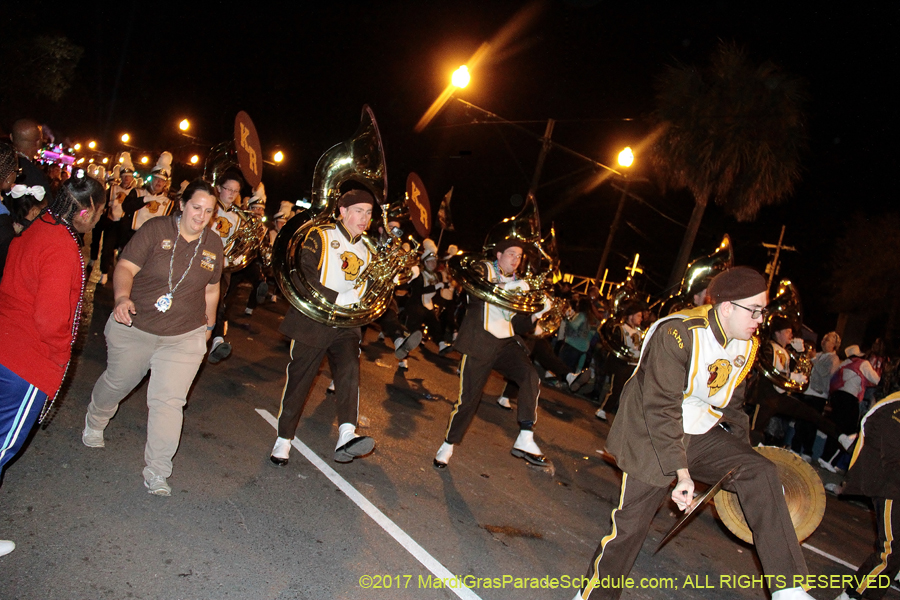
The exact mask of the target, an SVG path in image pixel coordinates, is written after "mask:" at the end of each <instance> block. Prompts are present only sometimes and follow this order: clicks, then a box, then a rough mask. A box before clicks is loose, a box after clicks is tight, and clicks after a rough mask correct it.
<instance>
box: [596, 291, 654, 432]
mask: <svg viewBox="0 0 900 600" xmlns="http://www.w3.org/2000/svg"><path fill="white" fill-rule="evenodd" d="M644 308H645V306H644V303H643V302H639V301H633V302H631V303H629V304H628V305H626V306H625V307H623V309H622V314H623V315H625V320H624V321H623V322H621V323H618V324H617V325H616V327H615V334H616V335H618V336H620V337H621V341H622V343H623V344H624V345H625V347H627V348H628V359H627V360H622V359H621V358H619V357H618V356H615V355H614V354H612V353H610V354H609V356H608V357H607V358H606V361H605V362H604V363H603V369H602V373H603V375H609V377H610V382H609V392H608V393H607V395H606V398H605V399H604V400H603V403H602V404H601V405H600V408H598V409H597V412H596V413H594V416H596V417H597V418H598V419H600V420H601V421H606V419H607V416H608V415H607V413H609V414H616V412H617V411H618V410H619V397H620V396H621V395H622V389H623V388H624V387H625V382H626V381H628V378H629V377H631V374H632V373H634V369H635V367H636V366H637V364H638V361H639V360H640V358H641V331H640V327H641V323H642V322H643V319H644Z"/></svg>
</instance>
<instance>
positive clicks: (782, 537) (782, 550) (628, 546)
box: [581, 427, 807, 600]
mask: <svg viewBox="0 0 900 600" xmlns="http://www.w3.org/2000/svg"><path fill="white" fill-rule="evenodd" d="M685 437H686V442H687V460H688V470H689V471H690V474H691V478H692V479H693V480H694V481H701V482H703V483H708V484H714V483H716V482H717V481H719V479H721V478H722V477H723V476H724V475H725V474H726V473H728V471H730V470H731V469H732V468H734V467H738V468H737V470H736V471H735V474H734V475H733V477H732V479H731V482H730V483H728V484H726V485H725V486H724V487H725V489H727V490H729V491H732V492H736V493H737V495H738V499H739V500H740V503H741V508H742V509H743V511H744V517H745V518H746V519H747V524H748V525H749V526H750V529H751V531H752V532H753V537H754V542H755V547H756V551H757V553H758V554H759V561H760V563H761V564H762V568H763V573H764V574H765V575H771V576H773V577H772V578H771V581H772V585H771V586H770V589H771V590H772V591H777V590H778V589H781V588H791V587H796V585H794V584H793V580H794V576H795V575H802V576H806V575H807V568H806V561H805V559H804V558H803V553H802V551H801V550H800V544H799V543H798V542H797V534H796V532H795V531H794V527H793V525H792V524H791V515H790V513H789V512H788V508H787V504H786V503H785V501H784V493H783V492H782V486H781V480H780V479H779V478H778V471H777V469H776V468H775V465H774V464H772V462H770V461H769V460H767V459H766V458H764V457H763V456H762V455H760V454H759V453H758V452H756V451H754V450H753V448H751V447H750V445H749V444H748V443H747V441H746V439H744V438H742V437H739V436H736V435H732V434H730V433H728V432H726V431H725V430H724V429H722V428H721V427H713V428H712V429H711V430H710V431H708V432H707V433H705V434H702V435H695V436H685ZM648 451H650V449H648ZM669 493H670V492H669V488H668V487H657V486H654V485H649V484H647V483H644V482H642V481H639V480H637V479H635V478H634V477H630V476H629V475H628V474H624V475H623V476H622V490H621V493H620V495H619V505H618V506H617V507H616V508H615V509H613V512H612V530H611V531H610V533H609V534H608V535H607V536H606V537H604V538H603V539H602V540H601V542H600V546H599V547H598V548H597V551H596V552H595V553H594V557H593V559H592V560H591V565H590V567H589V568H588V573H587V577H588V579H589V580H590V582H589V583H588V584H587V586H586V587H585V588H584V589H583V590H582V593H581V597H582V598H583V599H584V600H587V599H588V598H591V600H595V599H597V598H618V597H619V596H620V595H621V594H622V590H621V588H620V587H618V588H616V587H611V586H607V587H604V578H605V577H607V576H609V578H607V580H606V581H607V582H612V581H615V580H618V581H621V578H622V576H627V575H628V573H629V572H630V571H631V567H632V565H633V564H634V561H635V559H636V558H637V556H638V553H639V552H640V550H641V546H642V545H643V543H644V538H645V537H646V536H647V531H648V530H649V528H650V522H651V521H652V520H653V515H654V514H655V513H656V510H657V509H658V508H659V503H660V502H661V501H662V500H663V498H666V497H668V495H669ZM748 574H749V573H748ZM753 575H755V574H753Z"/></svg>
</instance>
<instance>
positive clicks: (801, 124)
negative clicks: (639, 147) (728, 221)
mask: <svg viewBox="0 0 900 600" xmlns="http://www.w3.org/2000/svg"><path fill="white" fill-rule="evenodd" d="M804 89H805V86H804V84H803V82H802V81H801V80H800V79H798V78H796V77H793V76H791V75H788V74H787V73H785V72H784V71H783V70H781V69H780V68H779V67H777V66H775V65H774V64H772V63H771V62H765V63H763V64H761V65H754V64H752V63H751V62H750V61H749V59H748V58H747V56H746V53H745V52H744V51H743V50H742V49H741V48H739V47H738V46H736V45H735V44H729V43H720V44H719V46H718V48H717V49H716V51H715V52H714V53H713V56H712V60H711V63H710V65H709V66H708V67H707V68H705V69H703V70H701V69H698V68H696V67H692V66H688V65H684V64H676V65H674V66H670V67H668V68H667V69H666V71H665V72H664V73H663V74H662V75H661V76H660V77H659V78H658V80H657V94H656V110H655V112H654V118H655V120H656V121H657V124H658V125H659V126H661V127H662V128H663V134H662V135H661V136H660V137H659V139H658V140H657V141H656V143H655V144H654V145H653V147H652V148H651V161H652V163H653V164H654V166H655V167H656V170H657V172H658V174H659V175H660V177H661V180H662V183H663V186H664V187H668V188H674V189H682V188H687V189H688V190H690V191H691V193H692V194H693V195H694V210H693V212H692V214H691V219H690V221H689V223H688V227H687V232H686V233H685V236H684V240H683V241H682V244H681V249H680V250H679V253H678V258H677V260H676V262H675V265H674V266H673V269H672V275H671V277H670V281H669V285H675V284H676V283H677V282H678V281H680V280H681V277H682V275H683V274H684V270H685V268H686V266H687V262H688V257H689V256H690V252H691V248H692V246H693V245H694V239H695V238H696V236H697V230H698V229H699V228H700V221H701V220H702V219H703V212H704V211H705V210H706V205H707V204H708V203H709V201H710V200H713V201H714V202H715V203H716V204H719V205H721V206H723V207H724V209H725V211H726V212H727V213H729V214H731V215H732V216H733V217H734V218H735V219H737V220H738V221H752V220H753V219H755V218H756V215H757V214H758V213H759V210H760V209H761V208H762V207H764V206H767V205H769V204H773V203H775V202H778V201H780V200H782V199H784V198H786V197H787V196H789V195H790V194H791V193H792V192H793V189H794V184H795V183H796V182H797V181H798V180H799V178H800V153H801V150H802V149H803V147H804V145H805V141H806V119H805V115H804V112H803V103H804V100H805V92H804Z"/></svg>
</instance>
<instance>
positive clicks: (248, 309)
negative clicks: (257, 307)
mask: <svg viewBox="0 0 900 600" xmlns="http://www.w3.org/2000/svg"><path fill="white" fill-rule="evenodd" d="M244 314H245V315H252V314H253V309H252V308H250V307H249V306H248V307H247V308H245V309H244Z"/></svg>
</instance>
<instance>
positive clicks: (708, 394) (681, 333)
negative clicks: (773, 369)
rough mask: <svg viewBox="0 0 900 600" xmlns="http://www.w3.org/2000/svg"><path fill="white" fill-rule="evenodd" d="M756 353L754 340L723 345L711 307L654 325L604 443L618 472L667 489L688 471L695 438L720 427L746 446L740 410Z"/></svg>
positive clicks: (725, 341)
mask: <svg viewBox="0 0 900 600" xmlns="http://www.w3.org/2000/svg"><path fill="white" fill-rule="evenodd" d="M758 346H759V341H758V340H757V338H756V337H754V338H752V339H751V340H747V341H744V340H728V339H726V337H725V334H724V332H723V330H722V325H721V323H720V322H719V319H718V315H717V314H716V312H715V309H714V307H712V306H710V305H705V306H700V307H697V308H692V309H689V310H685V311H682V312H677V313H673V314H671V315H669V316H667V317H664V318H662V319H660V320H659V321H657V322H656V323H654V324H653V326H652V327H651V328H650V330H649V331H648V332H647V336H646V339H645V340H644V346H643V352H642V354H641V358H640V361H639V363H638V367H637V369H635V371H634V374H633V375H632V376H631V378H630V379H629V380H628V382H627V383H626V384H625V388H624V389H623V391H622V398H621V402H620V405H619V412H618V414H617V418H616V420H615V421H614V422H613V426H612V428H611V429H610V432H609V438H608V440H607V447H608V450H609V451H610V452H611V453H612V454H613V456H615V458H616V461H617V463H618V465H619V468H620V469H622V470H623V471H625V472H626V473H628V475H629V476H631V477H635V478H637V479H639V480H640V481H643V482H644V483H647V484H650V485H655V486H659V487H663V486H667V485H669V484H670V483H671V482H672V479H673V478H674V476H675V472H676V471H677V470H678V469H683V468H688V463H687V453H686V449H687V446H688V444H689V443H690V438H691V436H692V435H701V434H703V433H706V432H707V431H709V430H710V429H712V428H713V427H715V426H716V425H717V424H718V423H719V422H722V421H724V422H726V423H728V425H729V427H730V428H731V429H732V433H734V434H735V435H740V436H741V437H742V438H744V439H747V443H748V444H749V437H748V431H749V419H748V417H747V415H746V414H745V413H744V411H743V410H742V407H743V403H744V393H745V390H746V385H747V384H746V377H747V374H748V372H749V371H750V367H751V366H752V365H753V360H754V359H755V357H756V351H757V348H758Z"/></svg>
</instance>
